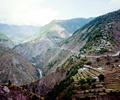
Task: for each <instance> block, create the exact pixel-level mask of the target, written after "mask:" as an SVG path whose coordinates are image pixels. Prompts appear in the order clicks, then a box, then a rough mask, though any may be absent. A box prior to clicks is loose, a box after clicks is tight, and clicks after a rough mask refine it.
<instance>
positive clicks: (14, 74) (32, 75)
mask: <svg viewBox="0 0 120 100" xmlns="http://www.w3.org/2000/svg"><path fill="white" fill-rule="evenodd" d="M0 51H1V53H0V84H7V83H8V82H9V81H11V82H12V84H16V85H22V84H26V83H30V82H32V81H35V80H36V79H38V78H39V77H38V75H37V73H38V72H37V69H36V68H35V67H33V66H32V65H31V63H29V62H28V61H27V60H26V59H24V57H23V56H21V55H19V54H17V53H15V52H13V51H12V50H11V49H8V48H5V47H3V46H0Z"/></svg>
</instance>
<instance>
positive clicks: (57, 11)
mask: <svg viewBox="0 0 120 100" xmlns="http://www.w3.org/2000/svg"><path fill="white" fill-rule="evenodd" d="M118 9H120V0H0V23H8V24H16V25H36V26H38V25H45V24H47V23H49V22H50V21H52V20H55V19H56V20H57V19H71V18H80V17H85V18H88V17H95V16H99V15H102V14H105V13H108V12H111V11H114V10H118Z"/></svg>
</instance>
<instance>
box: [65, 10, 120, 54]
mask: <svg viewBox="0 0 120 100" xmlns="http://www.w3.org/2000/svg"><path fill="white" fill-rule="evenodd" d="M119 41H120V10H118V11H115V12H111V13H108V14H106V15H103V16H100V17H97V18H95V19H94V20H93V21H91V22H90V23H88V24H87V25H85V26H84V27H82V28H80V29H79V30H78V31H76V32H75V33H74V34H73V36H71V37H70V38H69V39H67V40H66V41H65V42H64V44H63V47H64V48H67V49H70V50H75V51H79V50H80V51H81V53H85V52H86V53H88V54H92V53H93V54H96V53H97V54H101V53H105V52H112V51H116V50H118V49H119V43H120V42H119Z"/></svg>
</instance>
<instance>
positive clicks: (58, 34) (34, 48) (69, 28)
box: [14, 18, 93, 69]
mask: <svg viewBox="0 0 120 100" xmlns="http://www.w3.org/2000/svg"><path fill="white" fill-rule="evenodd" d="M92 19H93V18H88V19H85V18H76V19H70V20H54V21H52V22H50V23H49V24H47V25H45V26H43V27H41V29H40V33H39V34H38V36H37V38H35V39H33V40H31V41H29V42H26V43H24V44H20V45H17V46H15V47H14V50H15V51H16V52H18V53H19V54H23V56H24V57H26V58H27V59H29V60H30V61H32V63H34V64H36V65H37V66H39V67H41V66H42V68H43V69H44V65H45V66H47V64H49V62H50V61H49V60H50V59H51V60H52V59H53V58H55V56H56V57H57V54H59V53H60V52H62V50H61V48H60V47H59V43H60V42H61V41H63V40H64V39H66V38H68V37H70V36H71V34H72V33H73V32H75V31H76V30H77V29H78V28H80V27H82V26H83V25H85V24H86V23H88V22H89V21H91V20H92ZM66 54H67V52H66ZM62 58H64V55H63V57H62ZM62 58H61V59H62ZM55 59H56V58H55Z"/></svg>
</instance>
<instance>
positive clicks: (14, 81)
mask: <svg viewBox="0 0 120 100" xmlns="http://www.w3.org/2000/svg"><path fill="white" fill-rule="evenodd" d="M5 26H6V25H5ZM5 26H4V27H5ZM26 27H27V26H26ZM31 27H32V28H31ZM31 27H29V28H30V29H31V30H29V28H28V27H27V28H26V29H25V30H24V31H23V32H21V34H22V33H24V32H26V30H29V31H31V32H35V33H33V34H32V35H30V36H31V38H28V37H29V35H27V36H25V38H22V39H23V40H26V38H27V39H28V40H27V41H23V42H20V41H19V42H18V41H17V43H16V39H15V40H14V39H12V38H11V36H12V35H11V36H9V35H7V34H10V33H9V32H8V33H7V30H8V31H10V29H9V28H5V30H2V29H3V28H2V27H1V25H0V100H119V99H120V10H117V11H114V12H110V13H107V14H104V15H101V16H98V17H96V18H92V17H90V18H75V19H68V20H53V21H51V22H50V23H48V24H47V25H45V26H41V27H40V28H38V27H33V26H31ZM19 28H20V27H19ZM17 29H18V28H15V30H17ZM32 29H33V30H32ZM38 30H39V31H38ZM18 37H19V36H18ZM18 37H16V38H18ZM18 40H19V39H18Z"/></svg>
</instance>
